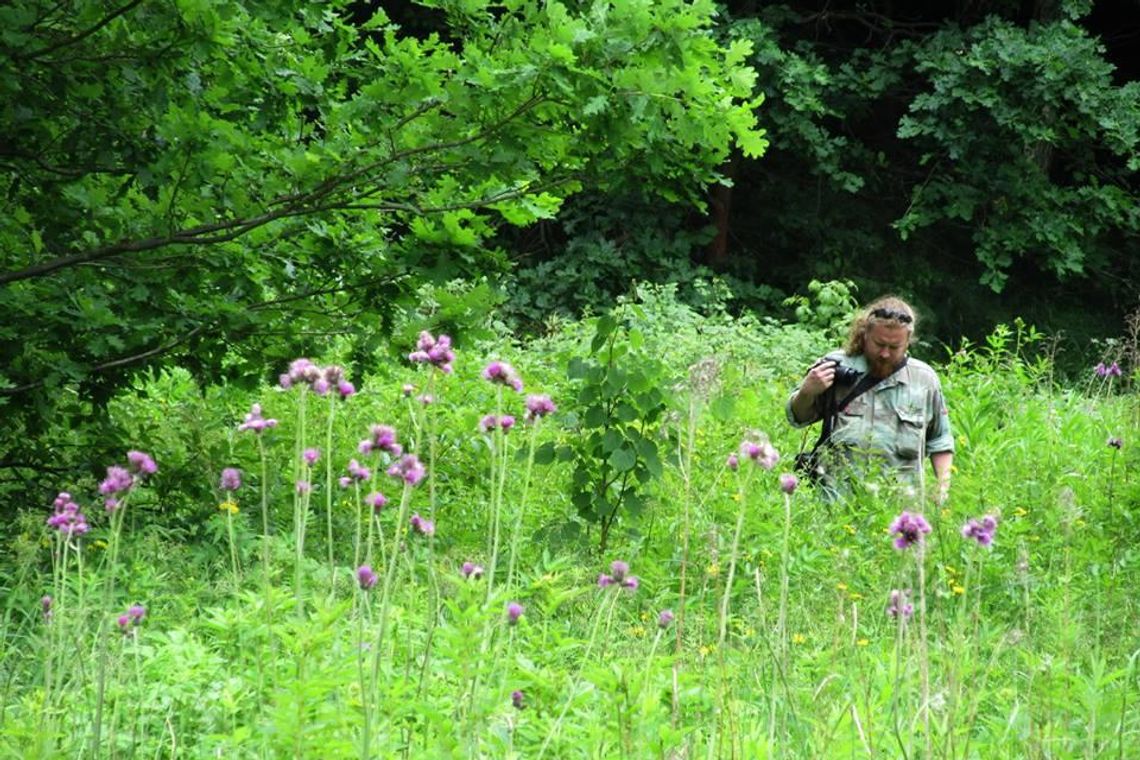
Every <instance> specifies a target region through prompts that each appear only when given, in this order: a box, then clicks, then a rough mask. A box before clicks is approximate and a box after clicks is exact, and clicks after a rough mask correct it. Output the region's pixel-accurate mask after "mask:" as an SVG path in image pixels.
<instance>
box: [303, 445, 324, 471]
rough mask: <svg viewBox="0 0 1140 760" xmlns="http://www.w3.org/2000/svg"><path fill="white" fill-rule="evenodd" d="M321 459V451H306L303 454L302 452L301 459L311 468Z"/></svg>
mask: <svg viewBox="0 0 1140 760" xmlns="http://www.w3.org/2000/svg"><path fill="white" fill-rule="evenodd" d="M320 458H321V450H320V449H305V450H304V451H303V452H301V459H303V460H304V461H305V464H307V465H309V466H310V467H312V466H313V465H315V464H316V463H317V460H318V459H320Z"/></svg>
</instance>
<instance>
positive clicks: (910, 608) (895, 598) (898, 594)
mask: <svg viewBox="0 0 1140 760" xmlns="http://www.w3.org/2000/svg"><path fill="white" fill-rule="evenodd" d="M909 596H910V590H909V589H908V590H906V591H900V590H899V589H897V588H896V589H891V594H890V597H889V598H888V601H887V614H888V615H890V616H891V617H898V616H899V614H900V613H901V614H902V616H903V618H904V619H905V618H909V617H910V616H911V615H913V614H914V605H912V604H911V603H910V602H908V601H907V597H909Z"/></svg>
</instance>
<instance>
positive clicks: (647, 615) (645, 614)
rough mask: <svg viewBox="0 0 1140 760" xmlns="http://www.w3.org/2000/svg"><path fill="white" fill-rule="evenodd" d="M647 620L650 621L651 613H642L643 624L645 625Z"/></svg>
mask: <svg viewBox="0 0 1140 760" xmlns="http://www.w3.org/2000/svg"><path fill="white" fill-rule="evenodd" d="M647 620H649V613H648V612H642V613H641V622H643V623H644V622H646V621H647Z"/></svg>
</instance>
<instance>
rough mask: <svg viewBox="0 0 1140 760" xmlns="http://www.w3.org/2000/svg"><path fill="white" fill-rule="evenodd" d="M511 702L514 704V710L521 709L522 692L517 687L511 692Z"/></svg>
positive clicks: (522, 705)
mask: <svg viewBox="0 0 1140 760" xmlns="http://www.w3.org/2000/svg"><path fill="white" fill-rule="evenodd" d="M511 704H512V705H514V706H515V709H516V710H521V709H523V707H524V704H523V693H522V691H520V690H519V689H515V690H514V691H512V692H511Z"/></svg>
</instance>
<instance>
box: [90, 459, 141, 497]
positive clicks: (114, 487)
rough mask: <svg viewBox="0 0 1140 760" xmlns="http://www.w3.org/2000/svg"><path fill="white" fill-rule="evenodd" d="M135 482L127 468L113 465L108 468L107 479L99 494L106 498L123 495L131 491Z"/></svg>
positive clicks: (102, 484)
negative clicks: (118, 494)
mask: <svg viewBox="0 0 1140 760" xmlns="http://www.w3.org/2000/svg"><path fill="white" fill-rule="evenodd" d="M134 482H135V481H134V478H133V477H131V474H130V473H129V472H127V470H126V468H124V467H119V466H118V465H111V466H110V467H108V468H107V477H106V478H104V479H103V482H102V483H100V484H99V493H101V494H102V495H104V496H111V495H113V494H117V493H122V492H123V491H127V490H129V489H130V487H131V486H132V485H134Z"/></svg>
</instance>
